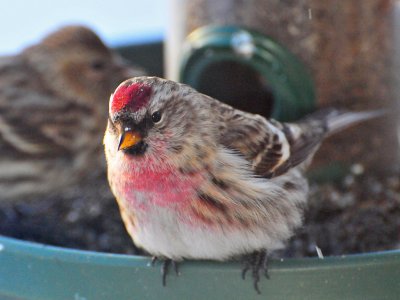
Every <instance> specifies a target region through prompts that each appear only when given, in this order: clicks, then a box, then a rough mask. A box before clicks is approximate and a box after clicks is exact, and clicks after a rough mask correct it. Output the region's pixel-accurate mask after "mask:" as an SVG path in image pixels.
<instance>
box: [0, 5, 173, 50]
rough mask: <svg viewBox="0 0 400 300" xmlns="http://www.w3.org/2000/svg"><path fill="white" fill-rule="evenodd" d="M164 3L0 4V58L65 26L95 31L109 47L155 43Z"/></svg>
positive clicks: (162, 23)
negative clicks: (71, 25) (88, 28)
mask: <svg viewBox="0 0 400 300" xmlns="http://www.w3.org/2000/svg"><path fill="white" fill-rule="evenodd" d="M167 3H168V0H129V1H127V0H112V1H104V0H103V1H99V0H97V1H96V0H57V1H54V0H53V1H50V0H39V1H28V0H25V1H24V0H14V1H5V0H0V4H1V7H2V9H1V12H0V38H1V39H0V41H1V42H0V55H5V54H13V53H16V52H18V51H20V50H21V49H22V48H24V47H26V46H28V45H30V44H32V43H35V42H36V41H38V40H39V39H41V38H42V37H43V36H44V35H46V34H47V33H49V32H50V31H54V30H55V29H57V28H58V27H61V26H62V25H66V24H83V25H87V26H89V27H91V28H92V29H93V30H95V31H96V32H97V33H98V34H99V35H100V37H101V38H102V39H103V40H104V41H105V42H106V43H107V44H108V45H110V46H117V45H124V44H128V43H132V42H146V41H152V40H159V39H161V38H162V37H163V36H164V33H165V27H166V23H167V11H168V9H167Z"/></svg>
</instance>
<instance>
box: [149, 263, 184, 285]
mask: <svg viewBox="0 0 400 300" xmlns="http://www.w3.org/2000/svg"><path fill="white" fill-rule="evenodd" d="M157 260H159V259H158V257H157V256H153V257H152V258H151V265H152V266H154V265H155V263H156V261H157ZM171 265H172V267H173V268H174V270H175V274H176V276H179V275H180V273H179V268H178V262H176V261H174V260H172V259H169V258H167V259H165V260H164V261H163V263H162V266H161V276H162V285H163V286H166V285H167V275H168V273H169V269H170V266H171Z"/></svg>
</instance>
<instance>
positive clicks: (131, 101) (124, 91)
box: [111, 83, 151, 113]
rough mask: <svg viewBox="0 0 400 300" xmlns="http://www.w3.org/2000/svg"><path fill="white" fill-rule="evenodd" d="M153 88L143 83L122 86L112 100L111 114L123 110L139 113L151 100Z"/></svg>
mask: <svg viewBox="0 0 400 300" xmlns="http://www.w3.org/2000/svg"><path fill="white" fill-rule="evenodd" d="M150 93H151V87H150V86H148V85H145V84H143V83H133V84H131V85H123V86H120V87H119V88H118V89H117V90H116V91H115V93H114V96H113V97H112V100H111V112H112V113H116V112H119V111H121V110H122V109H125V108H127V109H129V110H131V111H137V110H139V109H141V108H142V107H143V106H145V105H146V104H147V103H148V102H149V99H150Z"/></svg>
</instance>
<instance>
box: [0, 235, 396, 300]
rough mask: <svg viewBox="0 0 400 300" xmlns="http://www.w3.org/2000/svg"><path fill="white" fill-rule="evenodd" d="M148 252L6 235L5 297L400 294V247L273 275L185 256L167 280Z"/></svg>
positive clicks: (313, 261)
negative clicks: (255, 277)
mask: <svg viewBox="0 0 400 300" xmlns="http://www.w3.org/2000/svg"><path fill="white" fill-rule="evenodd" d="M150 262H151V259H150V258H149V257H140V256H133V255H122V254H108V253H96V252H90V251H80V250H74V249H66V248H60V247H53V246H49V245H43V244H37V243H31V242H26V241H20V240H16V239H13V238H7V237H2V236H0V299H2V300H3V299H4V300H11V299H13V300H14V299H15V300H16V299H19V300H21V299H32V300H33V299H40V300H54V299H75V300H89V299H96V300H102V299H118V300H124V299H166V300H168V299H194V300H196V299H199V300H200V299H208V300H212V299H248V300H250V299H255V300H256V299H286V300H291V299H293V300H297V299H310V300H313V299H318V300H319V299H325V300H330V299H332V300H333V299H335V300H336V299H363V300H364V299H398V296H399V294H400V283H399V276H400V250H397V251H385V252H378V253H367V254H358V255H348V256H337V257H326V258H323V259H319V258H303V259H281V260H272V261H271V262H270V265H269V275H270V279H263V280H261V281H260V288H261V293H262V294H261V295H258V294H257V293H256V291H255V290H254V288H253V284H252V278H251V274H248V275H249V276H248V277H246V280H242V278H241V276H240V273H241V272H240V270H241V268H242V265H241V264H240V263H237V262H226V263H220V262H210V261H185V262H183V263H181V264H180V273H181V275H180V276H175V274H174V272H171V274H169V276H168V278H167V286H166V287H163V286H162V284H161V274H160V267H161V264H160V263H159V262H158V263H156V265H155V266H151V263H150Z"/></svg>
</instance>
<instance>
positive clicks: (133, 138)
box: [118, 128, 142, 150]
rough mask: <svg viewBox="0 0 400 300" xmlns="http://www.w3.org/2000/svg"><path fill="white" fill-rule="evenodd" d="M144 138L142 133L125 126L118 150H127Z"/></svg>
mask: <svg viewBox="0 0 400 300" xmlns="http://www.w3.org/2000/svg"><path fill="white" fill-rule="evenodd" d="M141 140H142V137H141V136H140V134H139V133H138V132H136V131H133V130H131V129H129V128H125V130H124V132H123V133H122V134H121V136H120V138H119V144H118V150H125V149H128V148H131V147H133V146H135V145H136V144H137V143H139V142H140V141H141Z"/></svg>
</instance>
